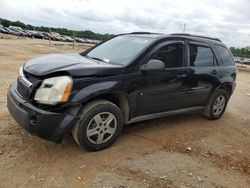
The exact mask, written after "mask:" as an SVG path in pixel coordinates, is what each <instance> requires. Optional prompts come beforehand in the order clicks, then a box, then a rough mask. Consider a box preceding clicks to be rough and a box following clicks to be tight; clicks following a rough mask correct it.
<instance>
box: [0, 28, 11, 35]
mask: <svg viewBox="0 0 250 188" xmlns="http://www.w3.org/2000/svg"><path fill="white" fill-rule="evenodd" d="M0 33H4V34H9V31H7V30H6V29H5V28H4V27H0Z"/></svg>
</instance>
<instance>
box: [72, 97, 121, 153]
mask: <svg viewBox="0 0 250 188" xmlns="http://www.w3.org/2000/svg"><path fill="white" fill-rule="evenodd" d="M80 116H81V117H80V120H79V121H78V122H77V124H76V125H75V127H74V128H73V130H72V134H73V137H74V139H75V140H76V142H77V143H78V144H79V145H80V146H81V147H84V148H85V149H87V150H91V151H98V150H102V149H105V148H107V147H109V146H110V145H112V144H113V143H114V142H115V140H116V139H117V138H118V136H119V135H120V133H121V131H122V128H123V116H122V113H121V111H120V109H119V108H118V107H117V106H116V105H115V104H113V103H111V102H109V101H106V100H96V101H92V102H90V103H88V104H87V105H85V106H84V107H83V110H82V113H81V115H80Z"/></svg>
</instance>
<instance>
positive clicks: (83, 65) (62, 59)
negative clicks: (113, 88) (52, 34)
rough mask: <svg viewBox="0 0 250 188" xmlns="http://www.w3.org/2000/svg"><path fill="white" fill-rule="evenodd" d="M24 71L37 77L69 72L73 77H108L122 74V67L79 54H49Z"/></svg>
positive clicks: (31, 62)
mask: <svg viewBox="0 0 250 188" xmlns="http://www.w3.org/2000/svg"><path fill="white" fill-rule="evenodd" d="M24 71H26V72H28V73H30V74H32V75H35V76H46V75H49V74H53V73H59V72H67V73H69V74H70V75H71V76H72V77H82V76H108V75H118V74H121V71H122V66H119V65H113V64H108V63H105V62H101V61H97V60H92V59H89V58H86V57H84V56H81V55H79V54H49V55H43V56H39V57H36V58H33V59H31V60H29V61H27V62H26V63H25V65H24Z"/></svg>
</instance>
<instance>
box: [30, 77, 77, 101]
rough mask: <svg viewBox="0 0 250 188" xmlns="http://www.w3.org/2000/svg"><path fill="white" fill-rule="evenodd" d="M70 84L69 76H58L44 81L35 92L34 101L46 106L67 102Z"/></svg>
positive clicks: (71, 82)
mask: <svg viewBox="0 0 250 188" xmlns="http://www.w3.org/2000/svg"><path fill="white" fill-rule="evenodd" d="M72 84H73V81H72V78H71V77H70V76H58V77H53V78H48V79H45V80H44V81H43V83H42V85H41V86H40V88H39V89H38V90H37V91H36V95H35V101H37V102H38V103H41V104H48V105H56V104H58V103H63V102H67V101H68V98H69V95H70V92H71V88H72Z"/></svg>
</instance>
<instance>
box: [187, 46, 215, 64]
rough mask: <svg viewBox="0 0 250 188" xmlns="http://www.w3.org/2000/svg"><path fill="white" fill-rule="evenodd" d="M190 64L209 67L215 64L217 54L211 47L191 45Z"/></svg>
mask: <svg viewBox="0 0 250 188" xmlns="http://www.w3.org/2000/svg"><path fill="white" fill-rule="evenodd" d="M189 51H190V66H193V67H209V66H214V64H215V63H214V60H215V56H214V53H213V51H212V50H211V48H209V47H206V46H199V45H194V44H191V45H189Z"/></svg>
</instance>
